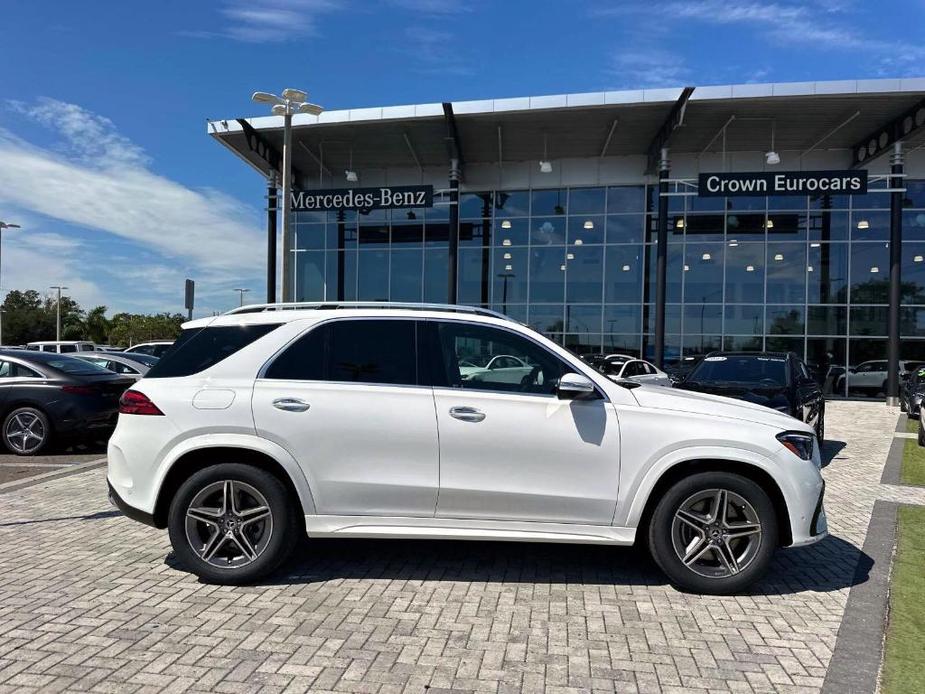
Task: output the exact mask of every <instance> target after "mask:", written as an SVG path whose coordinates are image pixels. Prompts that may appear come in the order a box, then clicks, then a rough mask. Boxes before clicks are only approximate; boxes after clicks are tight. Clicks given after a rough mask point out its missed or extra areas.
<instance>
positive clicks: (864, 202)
mask: <svg viewBox="0 0 925 694" xmlns="http://www.w3.org/2000/svg"><path fill="white" fill-rule="evenodd" d="M887 187H889V186H888V185H887V182H886V181H876V182H873V183H870V184H868V186H867V193H866V194H864V195H852V196H851V209H853V210H877V209H880V210H884V209H886V210H888V209H890V194H889V193H880V192H877V189H878V188H887Z"/></svg>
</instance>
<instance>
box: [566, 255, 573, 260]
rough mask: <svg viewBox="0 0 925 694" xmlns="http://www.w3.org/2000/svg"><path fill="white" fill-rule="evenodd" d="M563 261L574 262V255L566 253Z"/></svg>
mask: <svg viewBox="0 0 925 694" xmlns="http://www.w3.org/2000/svg"><path fill="white" fill-rule="evenodd" d="M565 259H566V260H575V254H574V253H566V254H565Z"/></svg>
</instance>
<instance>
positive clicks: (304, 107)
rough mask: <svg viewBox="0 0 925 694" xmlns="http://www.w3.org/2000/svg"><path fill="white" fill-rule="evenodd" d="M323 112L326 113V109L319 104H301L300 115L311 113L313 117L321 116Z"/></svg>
mask: <svg viewBox="0 0 925 694" xmlns="http://www.w3.org/2000/svg"><path fill="white" fill-rule="evenodd" d="M322 111H324V108H323V107H322V106H319V105H318V104H299V113H310V114H311V115H313V116H320V115H321V112H322Z"/></svg>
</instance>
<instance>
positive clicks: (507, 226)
mask: <svg viewBox="0 0 925 694" xmlns="http://www.w3.org/2000/svg"><path fill="white" fill-rule="evenodd" d="M501 228H502V229H510V228H511V220H510V219H505V220H504V221H503V222H501Z"/></svg>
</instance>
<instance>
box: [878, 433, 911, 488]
mask: <svg viewBox="0 0 925 694" xmlns="http://www.w3.org/2000/svg"><path fill="white" fill-rule="evenodd" d="M908 440H909V439H906V438H904V437H900V436H897V437H895V438H894V439H893V442H892V443H891V444H890V452H889V453H888V454H887V456H886V464H885V465H884V466H883V474H882V475H881V476H880V484H902V483H901V482H900V477H901V475H902V467H903V451H904V450H905V448H906V441H908Z"/></svg>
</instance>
